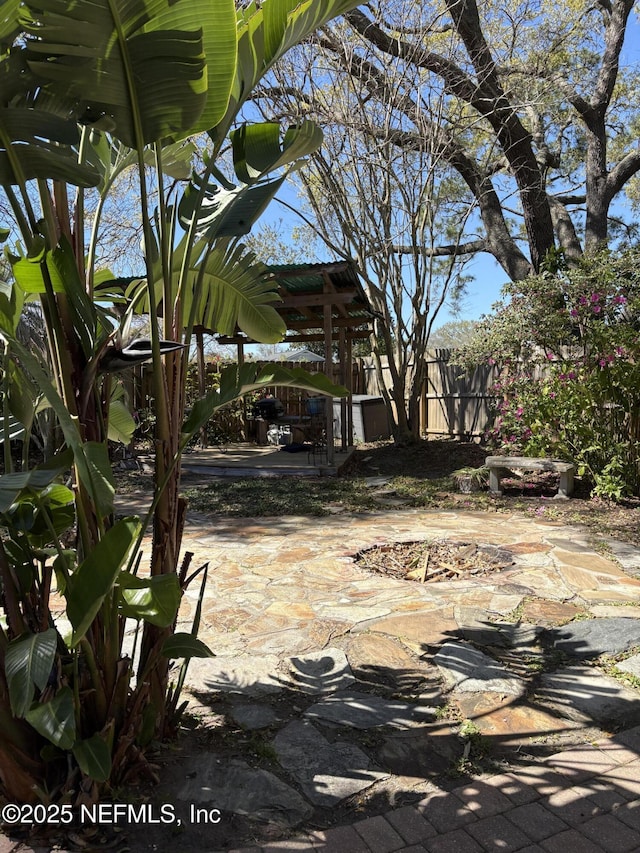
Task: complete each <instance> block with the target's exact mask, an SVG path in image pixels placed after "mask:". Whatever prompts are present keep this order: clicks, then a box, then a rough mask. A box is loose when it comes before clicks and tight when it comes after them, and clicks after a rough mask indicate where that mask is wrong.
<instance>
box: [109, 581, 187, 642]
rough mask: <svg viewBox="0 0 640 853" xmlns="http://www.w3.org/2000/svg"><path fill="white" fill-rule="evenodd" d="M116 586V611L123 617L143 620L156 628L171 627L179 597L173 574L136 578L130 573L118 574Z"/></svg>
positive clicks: (178, 583)
mask: <svg viewBox="0 0 640 853" xmlns="http://www.w3.org/2000/svg"><path fill="white" fill-rule="evenodd" d="M118 586H119V587H120V599H121V600H120V611H121V612H122V613H123V614H124V615H125V616H128V617H130V618H131V619H144V620H145V622H151V624H152V625H157V626H158V627H160V628H166V627H167V626H169V625H172V624H173V622H174V620H175V618H176V614H177V612H178V607H179V606H180V598H181V596H182V591H181V589H180V582H179V580H178V576H177V575H176V574H174V573H171V574H166V575H156V576H155V577H152V578H139V577H136V576H135V575H132V574H131V573H130V572H122V574H121V575H120V577H119V578H118Z"/></svg>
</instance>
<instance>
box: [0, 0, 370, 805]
mask: <svg viewBox="0 0 640 853" xmlns="http://www.w3.org/2000/svg"><path fill="white" fill-rule="evenodd" d="M354 5H356V4H355V3H353V2H349V0H307V2H302V3H298V2H296V0H264V2H263V3H262V4H261V5H260V8H258V7H256V6H255V5H253V4H252V5H250V6H249V7H248V8H247V9H245V10H244V11H242V12H238V13H236V10H235V4H234V2H233V0H216V2H214V3H208V4H202V3H200V2H199V0H110V2H106V0H75V2H74V3H68V2H66V0H39V2H30V0H27V2H24V3H18V2H16V0H4V2H3V3H2V4H1V8H2V16H0V182H1V183H2V187H3V190H4V192H5V194H6V196H7V199H8V201H9V204H10V206H11V209H12V211H13V214H14V222H13V223H11V224H10V226H9V227H8V228H6V229H4V228H3V229H1V235H0V236H1V239H3V240H6V239H7V238H8V237H9V234H10V233H11V234H15V231H16V230H17V231H18V232H19V236H20V240H21V246H17V247H16V248H12V252H11V261H12V264H13V270H14V277H15V284H14V286H13V288H8V287H3V288H0V331H1V334H2V339H3V341H4V345H5V349H4V362H3V364H4V379H5V392H6V393H5V400H6V404H5V423H6V424H10V423H11V421H10V419H9V417H8V415H10V414H11V415H13V419H14V422H15V419H17V420H18V421H20V422H21V423H22V424H23V426H26V427H27V430H28V426H29V423H28V422H29V417H30V415H29V412H28V411H26V409H28V406H25V401H26V400H27V399H28V397H29V392H30V391H31V389H32V388H33V387H37V388H38V390H39V393H40V394H41V395H42V396H43V398H45V399H46V401H47V404H48V405H49V406H50V407H51V410H52V411H53V412H54V413H55V417H56V420H57V423H58V425H59V428H60V430H61V432H62V435H63V437H64V448H65V449H64V450H63V452H62V453H61V454H59V455H58V456H55V457H54V458H53V459H51V460H50V461H48V462H47V463H46V464H45V465H44V466H41V467H40V468H39V469H37V470H35V471H29V470H24V471H21V472H19V473H16V474H12V473H9V471H8V467H9V465H10V461H11V460H10V457H9V456H8V455H7V454H5V456H6V458H5V461H6V465H7V472H6V473H5V475H4V476H3V477H2V478H0V524H1V525H2V526H3V527H4V528H5V529H6V530H7V531H8V534H9V535H8V538H6V539H5V540H4V541H3V542H1V543H0V581H1V585H2V591H3V610H4V619H3V621H2V623H1V624H0V735H1V736H0V789H1V791H0V792H1V793H2V794H4V795H5V796H7V797H8V798H9V799H11V800H18V801H19V800H26V799H34V798H36V797H37V796H38V793H37V792H38V791H42V790H48V791H50V792H54V796H61V797H65V796H67V797H68V796H71V792H72V791H76V790H83V792H84V793H83V796H87V795H89V796H91V795H93V796H97V795H98V793H99V785H100V784H102V783H103V782H106V781H109V782H111V783H113V782H116V781H117V780H119V779H123V778H125V777H126V774H127V773H129V772H130V771H131V769H132V768H135V767H136V766H138V765H139V764H140V761H141V758H142V750H143V748H144V745H145V743H146V742H147V741H148V740H149V739H150V738H151V737H154V736H158V735H161V734H163V733H164V732H165V731H166V728H167V726H166V723H167V719H166V709H167V707H169V709H170V710H171V709H175V707H176V696H175V694H171V695H168V681H167V670H168V660H169V657H170V656H176V655H177V654H178V653H179V654H180V655H182V656H184V657H185V658H187V659H188V658H189V657H190V656H192V655H202V654H208V653H209V652H208V650H206V649H205V648H204V647H203V646H202V644H199V643H197V641H196V640H195V638H193V637H191V636H190V635H186V636H185V635H181V636H177V635H175V632H174V631H175V622H176V613H177V608H178V606H179V602H180V596H181V594H182V592H183V589H184V584H185V580H184V579H185V574H186V572H181V573H178V571H177V569H178V565H179V555H180V543H181V530H182V521H183V517H184V504H183V502H182V501H181V499H180V498H179V462H180V454H181V452H182V450H183V449H184V447H185V445H186V442H187V441H188V439H189V437H190V436H191V435H192V434H193V432H194V431H196V430H197V429H198V428H199V427H200V426H201V424H202V423H203V422H204V421H205V420H206V419H207V417H209V416H210V415H211V414H212V413H213V411H215V409H216V408H217V407H219V406H220V405H224V404H225V403H227V402H230V401H231V400H233V399H235V398H236V397H238V396H239V395H241V394H243V393H245V392H246V391H247V390H253V389H256V388H259V387H263V386H265V385H267V384H269V383H271V382H272V381H273V380H274V378H275V377H274V374H272V373H270V372H269V371H266V372H263V373H262V374H260V375H256V373H255V371H253V372H252V371H251V370H250V369H249V370H247V369H245V370H244V371H240V372H238V373H236V374H233V375H230V376H228V377H227V378H226V379H225V381H224V385H223V388H221V390H220V392H219V393H217V394H216V395H212V396H210V397H208V398H206V399H205V400H203V401H201V402H200V403H199V404H198V405H197V406H195V407H194V408H193V410H192V413H191V416H190V418H189V419H188V420H187V421H184V376H185V365H186V359H187V353H188V345H189V343H190V336H191V331H192V329H193V326H194V325H195V324H198V325H203V324H204V325H207V326H208V327H209V328H212V329H216V330H219V331H223V332H229V331H232V330H233V329H234V328H235V326H236V325H240V327H241V328H243V329H245V331H247V333H248V334H250V335H252V336H253V337H255V338H257V339H260V340H264V341H273V340H277V339H278V338H279V337H281V336H282V334H283V331H284V329H283V327H282V324H281V322H280V320H279V318H278V316H277V313H276V312H275V310H274V306H273V301H274V299H275V294H274V293H273V292H272V291H271V290H270V289H269V287H267V286H266V285H265V284H264V283H263V282H262V280H261V278H260V275H261V271H262V270H261V267H260V265H259V264H258V263H257V262H256V261H255V258H253V256H252V255H251V254H249V253H246V252H245V250H244V249H243V248H242V246H241V245H239V244H237V243H235V242H234V241H233V237H235V236H236V235H238V234H240V233H246V230H247V229H248V227H250V224H251V223H252V222H253V221H254V220H255V218H256V217H257V216H258V215H259V214H260V213H261V211H262V210H263V209H264V207H265V206H266V204H267V203H268V201H269V200H270V198H271V197H272V196H273V194H274V192H275V191H276V189H277V187H278V186H279V185H280V183H281V181H282V180H283V179H284V176H285V175H286V172H287V170H290V169H291V168H295V167H296V163H297V161H298V160H299V158H300V157H302V156H305V155H306V154H307V153H309V152H311V151H313V150H314V149H315V147H316V146H317V145H318V144H319V142H320V134H319V132H318V131H317V129H316V128H315V127H313V126H312V125H309V124H307V123H305V124H304V125H302V126H301V127H300V128H296V129H290V130H288V131H287V132H286V133H284V134H281V132H280V129H279V128H277V126H275V125H260V126H257V127H256V128H246V129H243V130H238V131H237V132H236V134H235V135H234V137H233V150H234V162H235V169H236V177H237V180H238V181H239V183H238V184H237V185H231V184H230V183H229V182H228V181H226V180H225V179H224V178H223V177H222V175H221V174H220V172H219V170H218V168H217V166H216V161H217V157H218V154H219V152H220V147H221V145H222V142H223V140H224V138H225V137H226V136H227V134H228V132H229V131H230V130H231V128H232V125H233V123H234V121H235V118H236V115H237V112H238V109H239V107H240V105H241V104H242V103H243V102H244V101H245V100H246V99H247V98H248V97H249V96H250V94H251V89H252V87H253V86H254V85H255V83H256V82H257V81H258V79H259V78H260V76H261V75H262V74H264V72H265V71H266V70H267V69H268V68H269V67H270V65H271V64H272V63H273V62H274V61H275V59H276V58H277V57H278V56H280V55H281V54H282V53H283V52H284V51H286V50H287V49H288V48H289V47H290V46H292V45H293V44H294V43H295V42H296V41H298V40H299V39H301V38H303V37H304V36H305V35H306V34H307V33H308V32H310V31H311V30H312V29H314V28H315V27H317V26H319V25H321V24H322V23H323V22H324V21H325V20H327V19H328V18H329V17H331V16H333V15H336V14H339V13H340V12H342V11H344V10H345V9H347V8H350V7H352V6H354ZM203 130H207V131H208V132H209V135H210V139H211V140H212V149H211V151H210V152H209V156H208V160H207V162H206V164H205V168H204V171H203V173H202V174H201V175H200V176H197V177H196V176H195V175H193V177H192V181H191V182H190V184H189V187H188V188H187V190H186V192H185V198H184V199H183V200H182V201H181V200H180V199H177V200H176V201H175V202H172V203H169V198H168V195H169V194H168V192H167V190H168V187H169V181H168V176H174V177H179V178H182V179H184V178H186V177H187V176H188V174H189V170H188V169H185V167H186V166H187V165H188V161H189V159H190V157H191V155H192V152H193V149H192V147H191V146H190V145H189V144H188V143H187V144H185V145H180V144H179V143H180V141H181V140H186V139H187V137H189V136H191V135H193V134H195V133H199V132H201V131H203ZM150 164H153V167H154V171H155V177H154V178H153V179H150V177H149V165H150ZM132 165H133V167H134V168H136V169H137V173H138V179H139V188H140V216H141V220H142V225H143V232H144V245H145V247H146V251H145V269H144V270H140V271H139V276H138V278H137V279H136V280H135V281H134V282H132V283H131V284H130V286H129V288H128V290H127V291H126V292H125V289H124V288H123V287H122V282H116V281H112V280H111V279H112V276H110V274H109V273H108V271H104V270H103V271H100V270H96V269H95V268H94V258H95V257H96V253H95V244H96V241H97V240H98V237H99V217H100V213H101V210H102V201H103V199H104V198H105V197H106V194H107V193H108V192H109V190H110V188H111V186H112V185H113V182H114V180H115V179H116V177H117V175H118V174H119V173H120V171H121V170H122V169H124V168H127V167H130V166H132ZM274 171H275V172H276V174H275V175H274V174H273V173H274ZM69 185H71V186H72V187H74V188H76V189H74V192H75V194H76V195H75V198H74V199H73V201H71V200H70V199H69V188H68V187H69ZM89 186H92V187H95V188H97V191H98V192H99V194H100V197H101V202H100V204H99V205H98V208H97V211H98V212H97V217H96V220H95V222H93V223H88V222H86V221H85V217H84V197H83V192H82V188H83V187H89ZM152 190H154V191H155V193H156V198H155V200H154V202H153V205H152V202H151V200H150V199H151V191H152ZM153 206H157V209H156V210H154V209H152V208H153ZM203 206H204V207H205V208H206V210H205V213H204V214H203V212H202V210H203ZM179 214H180V215H179ZM180 219H181V220H182V222H183V223H184V227H185V229H186V234H185V235H184V237H182V238H181V239H180V238H178V236H177V234H176V229H177V228H178V227H179V225H178V223H179V221H180ZM205 220H206V221H205ZM85 234H89V235H90V237H89V245H88V247H87V246H86V245H85ZM34 298H37V299H39V300H40V301H41V305H42V311H43V318H44V322H45V325H46V328H47V332H48V339H49V344H50V352H49V357H50V364H49V365H48V364H46V363H45V362H44V361H43V359H42V358H41V357H38V355H37V354H34V353H33V352H31V351H30V350H29V349H28V348H27V347H26V346H25V345H24V344H23V343H21V341H20V339H19V336H18V334H17V326H18V321H19V316H20V312H21V308H22V304H23V301H24V300H25V299H34ZM98 300H99V301H98ZM141 307H146V308H147V309H148V311H149V313H150V316H151V333H152V340H151V345H150V349H151V356H152V358H153V361H154V365H153V367H154V369H153V378H154V397H155V401H154V405H155V410H156V414H157V429H156V436H155V447H156V474H155V494H154V498H153V502H152V506H151V510H150V514H153V523H154V537H153V550H152V555H151V573H150V576H149V577H147V578H144V579H143V578H140V577H138V576H137V574H136V571H137V565H138V562H139V560H138V556H139V549H140V545H141V541H142V537H143V532H144V529H145V527H146V525H144V524H141V523H140V522H139V521H138V520H137V519H134V518H131V519H120V520H119V521H116V520H115V516H114V488H115V487H114V482H113V477H112V473H111V467H110V463H109V458H108V454H107V448H106V441H107V437H108V436H109V435H112V436H113V435H114V434H123V435H126V433H127V429H128V426H129V423H128V421H127V415H126V412H125V410H124V407H123V405H122V401H121V397H120V395H119V394H118V393H117V381H116V380H115V379H114V377H113V374H112V373H111V372H109V371H107V372H105V370H104V369H103V367H104V365H105V363H106V361H105V355H106V354H107V355H108V354H113V350H114V347H115V348H117V347H118V346H119V344H120V335H121V333H122V332H123V330H124V327H125V326H126V322H127V318H128V316H130V314H131V312H132V311H134V310H136V309H140V308H141ZM163 339H164V340H163ZM164 342H168V343H169V344H170V343H171V342H175V343H177V344H181V345H182V346H180V347H178V348H172V347H171V346H170V345H169V346H167V345H165V343H164ZM169 349H172V351H171V352H170V354H169V355H167V356H166V357H164V358H163V357H162V354H163V352H165V351H166V350H169ZM112 363H113V359H112ZM277 380H278V382H279V383H281V384H283V383H288V384H297V385H302V386H307V387H313V388H315V389H316V390H320V391H324V392H325V393H326V392H328V391H330V390H331V389H330V388H329V386H328V385H327V384H326V383H325V382H324V380H323V379H315V378H311V377H307V376H305V375H303V374H301V373H289V372H283V371H282V369H280V372H279V373H278V375H277ZM21 383H23V384H21ZM7 409H9V411H7ZM7 437H8V433H7ZM7 446H8V445H7ZM69 467H71V468H72V471H73V477H72V488H67V487H65V486H62V485H61V484H60V483H59V482H58V481H59V479H60V476H61V475H62V474H63V472H65V471H67V470H68V469H69ZM72 535H73V536H75V540H74V539H71V536H72ZM54 586H57V588H58V590H59V592H60V594H61V595H62V597H63V599H64V601H65V608H66V611H65V612H66V617H67V619H68V621H69V623H70V632H69V633H68V634H65V632H64V630H63V627H62V623H61V622H60V621H59V619H57V617H56V616H55V614H54V613H53V612H52V608H51V599H50V593H51V589H52V588H53V587H54ZM125 618H128V619H134V620H135V621H136V622H137V623H138V625H139V627H140V628H141V631H142V640H141V642H140V644H139V648H140V654H139V662H138V671H137V679H136V680H135V681H134V680H133V679H132V675H133V663H132V661H131V660H130V659H129V657H128V656H127V655H126V654H125V653H124V651H123V636H124V620H125ZM44 746H46V747H47V748H46V749H44V750H43V747H44Z"/></svg>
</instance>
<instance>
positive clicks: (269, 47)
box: [210, 0, 360, 146]
mask: <svg viewBox="0 0 640 853" xmlns="http://www.w3.org/2000/svg"><path fill="white" fill-rule="evenodd" d="M358 5H360V3H359V0H303V2H300V0H263V2H262V3H260V4H259V5H258V4H256V3H250V4H249V5H248V6H247V7H245V8H243V9H241V10H240V11H239V12H238V64H237V73H236V78H235V81H234V84H233V89H232V94H231V98H230V101H229V107H228V109H227V111H226V113H225V115H224V117H223V118H222V119H221V120H220V122H219V123H218V124H217V125H216V126H215V127H214V126H213V125H210V128H211V130H210V135H211V137H212V139H213V140H214V143H215V144H216V146H219V145H220V144H222V142H223V140H224V139H225V138H226V136H227V134H228V133H229V130H230V129H231V127H232V125H233V123H234V121H235V118H236V116H237V115H238V111H239V110H240V107H241V106H242V104H243V103H244V102H245V101H246V100H247V99H248V98H249V97H250V96H251V93H252V92H253V90H254V88H255V85H256V83H257V82H258V81H259V80H260V79H261V78H262V77H263V76H264V75H265V74H266V73H267V71H268V70H269V69H270V68H271V66H272V65H273V64H274V63H275V62H276V61H277V60H278V59H279V58H280V57H281V56H283V55H284V54H285V53H286V52H287V51H288V50H289V49H290V48H291V47H293V46H294V45H296V44H298V43H299V42H301V41H302V40H303V39H304V38H306V37H307V36H308V35H310V34H311V33H313V32H314V31H315V30H317V29H318V28H319V27H321V26H322V25H323V24H325V23H326V22H327V21H329V20H330V19H331V18H335V17H337V16H338V15H342V14H343V13H344V12H348V11H349V10H350V9H354V8H355V7H356V6H358Z"/></svg>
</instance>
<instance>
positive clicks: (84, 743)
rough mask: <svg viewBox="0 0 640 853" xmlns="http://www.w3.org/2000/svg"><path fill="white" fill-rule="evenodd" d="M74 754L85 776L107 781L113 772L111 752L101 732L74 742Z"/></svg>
mask: <svg viewBox="0 0 640 853" xmlns="http://www.w3.org/2000/svg"><path fill="white" fill-rule="evenodd" d="M73 755H74V757H75V759H76V761H77V762H78V767H79V768H80V770H82V772H83V773H84V774H85V776H88V777H89V778H90V779H93V780H94V782H106V781H107V779H108V778H109V776H110V774H111V752H110V750H109V746H108V745H107V743H106V741H105V740H104V738H102V737H100V735H99V734H95V735H93V736H92V737H90V738H87V739H86V740H79V741H78V742H77V743H76V744H74V747H73Z"/></svg>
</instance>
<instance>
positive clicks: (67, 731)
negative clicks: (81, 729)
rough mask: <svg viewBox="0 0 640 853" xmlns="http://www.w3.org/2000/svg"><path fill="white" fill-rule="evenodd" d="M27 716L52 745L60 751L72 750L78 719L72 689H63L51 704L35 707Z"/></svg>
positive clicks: (46, 703) (45, 703)
mask: <svg viewBox="0 0 640 853" xmlns="http://www.w3.org/2000/svg"><path fill="white" fill-rule="evenodd" d="M25 716H26V719H27V721H28V722H29V723H30V724H31V725H32V726H33V728H34V729H35V730H36V731H37V732H39V733H40V734H41V735H42V736H43V737H46V738H47V740H49V741H51V743H52V744H54V745H55V746H57V747H58V748H59V749H71V747H72V746H73V744H74V742H75V739H76V719H75V711H74V706H73V691H72V690H71V688H70V687H63V688H62V690H60V692H59V693H56V695H55V696H54V697H53V699H50V700H49V702H44V703H43V704H42V705H34V706H33V707H32V708H31V710H30V711H27V713H26V715H25Z"/></svg>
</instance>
